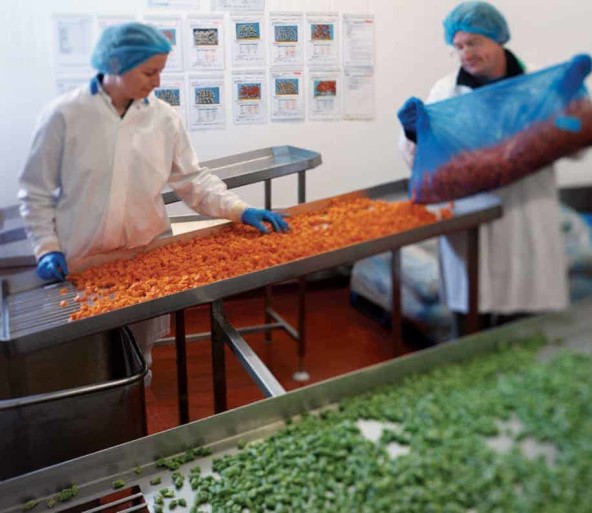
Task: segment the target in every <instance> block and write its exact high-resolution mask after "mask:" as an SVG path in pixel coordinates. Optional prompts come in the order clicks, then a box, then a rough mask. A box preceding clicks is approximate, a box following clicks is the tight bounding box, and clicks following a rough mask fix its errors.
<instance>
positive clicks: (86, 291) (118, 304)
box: [68, 198, 452, 320]
mask: <svg viewBox="0 0 592 513" xmlns="http://www.w3.org/2000/svg"><path fill="white" fill-rule="evenodd" d="M451 215H452V214H451V212H450V210H448V209H442V210H441V211H440V212H439V213H433V212H432V211H429V210H427V209H426V208H425V207H424V206H422V205H416V204H413V203H411V202H410V201H400V202H394V203H393V202H385V201H379V200H370V199H367V198H357V199H353V200H351V199H350V200H332V201H331V202H330V204H329V205H328V206H327V208H325V209H323V210H321V211H315V212H310V213H302V214H297V215H293V216H292V217H290V218H289V219H288V221H289V223H290V231H289V232H288V233H270V234H261V233H260V232H259V231H257V230H256V229H255V228H253V227H250V226H246V225H238V224H234V225H231V226H229V227H226V228H223V229H221V230H219V231H218V232H216V233H214V234H211V235H209V236H205V237H195V238H194V239H191V240H186V241H179V242H174V243H171V244H168V245H165V246H161V247H159V248H156V249H154V250H151V251H147V252H145V253H142V254H140V255H137V256H135V257H134V258H133V259H131V260H121V259H120V260H116V261H113V262H109V263H106V264H102V265H99V266H95V267H90V268H88V269H86V270H85V271H82V272H81V273H78V274H72V275H70V276H69V277H68V278H69V279H70V280H71V281H72V282H73V283H74V285H75V286H76V288H77V289H78V291H79V293H78V294H77V296H76V298H75V299H74V300H75V301H76V302H78V303H80V310H79V311H77V312H75V313H74V314H73V315H71V316H70V320H77V319H83V318H86V317H90V316H92V315H97V314H101V313H105V312H108V311H111V310H115V309H118V308H122V307H126V306H131V305H134V304H137V303H141V302H143V301H149V300H151V299H156V298H159V297H163V296H166V295H169V294H174V293H176V292H181V291H184V290H188V289H192V288H195V287H200V286H202V285H206V284H208V283H212V282H215V281H219V280H224V279H226V278H231V277H233V276H237V275H240V274H246V273H249V272H252V271H257V270H261V269H265V268H267V267H271V266H274V265H278V264H283V263H286V262H290V261H292V260H296V259H298V258H303V257H309V256H312V255H316V254H319V253H324V252H327V251H331V250H335V249H338V248H342V247H345V246H349V245H352V244H356V243H359V242H364V241H367V240H372V239H376V238H379V237H384V236H387V235H391V234H393V233H397V232H403V231H405V230H410V229H412V228H416V227H418V226H422V225H425V224H430V223H434V222H436V221H438V220H439V219H442V218H448V217H450V216H451Z"/></svg>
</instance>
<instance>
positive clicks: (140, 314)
mask: <svg viewBox="0 0 592 513" xmlns="http://www.w3.org/2000/svg"><path fill="white" fill-rule="evenodd" d="M406 187H407V181H406V180H400V181H397V182H389V183H387V184H383V185H379V186H376V187H372V188H369V189H364V190H361V191H356V192H352V193H348V194H343V195H341V196H335V197H332V198H328V199H324V200H318V201H314V202H311V203H305V204H302V205H298V206H295V207H292V208H290V209H286V211H287V212H289V213H292V214H295V213H299V212H306V211H315V210H320V209H322V208H324V207H326V206H327V205H328V204H329V203H330V202H331V201H332V200H334V199H335V198H339V199H346V198H355V197H369V198H388V199H391V200H396V199H404V198H406V197H407V189H406ZM501 213H502V209H501V206H500V205H499V204H494V205H491V206H489V207H487V208H484V209H481V210H475V211H471V212H466V213H464V214H461V215H456V216H454V217H452V218H450V219H446V220H441V221H438V222H436V223H433V224H430V225H426V226H422V227H419V228H414V229H412V230H408V231H405V232H400V233H396V234H393V235H389V236H386V237H382V238H379V239H374V240H370V241H366V242H362V243H359V244H354V245H351V246H346V247H344V248H341V249H337V250H334V251H331V252H327V253H321V254H318V255H314V256H311V257H307V258H302V259H299V260H294V261H291V262H287V263H285V264H281V265H276V266H273V267H269V268H266V269H263V270H260V271H256V272H252V273H247V274H242V275H239V276H235V277H232V278H229V279H226V280H221V281H217V282H214V283H211V284H208V285H204V286H201V287H197V288H194V289H190V290H187V291H184V292H179V293H176V294H172V295H169V296H165V297H161V298H158V299H154V300H152V301H146V302H144V303H140V304H137V305H133V306H129V307H126V308H122V309H119V310H115V311H112V312H108V313H105V314H101V315H97V316H94V317H90V318H87V319H82V320H78V321H74V322H70V321H69V320H68V318H69V316H70V315H71V313H72V311H71V310H69V309H68V308H61V307H60V306H59V303H60V301H62V300H64V299H67V300H71V299H73V297H74V295H75V294H76V291H75V289H74V287H73V285H72V284H68V283H66V284H65V285H64V284H53V285H49V286H45V287H43V288H38V286H37V285H31V286H27V277H28V278H29V279H30V280H31V282H32V283H35V277H34V271H33V270H31V271H30V272H29V274H28V275H27V276H22V275H20V276H18V277H15V279H14V280H13V281H9V280H5V282H4V283H3V287H2V296H0V314H1V317H0V351H1V352H4V353H6V354H20V353H27V352H30V351H34V350H38V349H41V348H43V347H47V346H48V345H52V344H56V343H58V342H61V341H67V340H71V339H74V338H79V337H82V336H85V335H90V334H93V333H99V332H101V331H106V330H109V329H112V328H116V327H120V326H124V325H127V324H131V323H134V322H137V321H141V320H144V319H149V318H152V317H157V316H159V315H163V314H166V313H170V312H176V311H179V310H183V309H186V308H189V307H192V306H196V305H200V304H204V303H211V302H213V301H216V300H219V299H223V298H225V297H228V296H233V295H236V294H239V293H242V292H246V291H249V290H254V289H257V288H260V287H263V286H266V285H270V284H273V283H279V282H282V281H285V280H289V279H293V278H298V277H301V276H305V275H307V274H310V273H313V272H316V271H320V270H323V269H329V268H333V267H336V266H339V265H343V264H349V263H353V262H355V261H357V260H361V259H362V258H366V257H368V256H371V255H373V254H376V253H382V252H384V251H389V250H392V249H396V248H399V247H403V246H406V245H409V244H413V243H416V242H419V241H422V240H425V239H429V238H431V237H435V236H438V235H443V234H448V233H453V232H458V231H462V230H467V229H470V228H475V227H477V226H479V225H480V224H482V223H487V222H490V221H492V220H494V219H497V218H499V217H500V216H501ZM224 226H226V223H225V224H222V225H217V226H214V227H212V228H208V229H206V230H201V231H198V232H188V233H185V234H182V235H179V236H176V237H170V238H168V239H161V240H159V241H156V242H155V243H154V244H152V245H150V246H148V247H147V248H144V249H141V250H136V251H127V252H114V253H110V254H109V255H106V256H103V257H100V258H98V259H97V260H96V261H95V262H93V263H100V261H101V259H102V260H103V261H104V260H113V259H116V258H131V257H133V256H134V255H137V254H138V253H140V252H143V251H149V250H150V249H153V248H154V247H158V246H161V245H164V244H169V243H171V242H175V241H178V240H186V239H189V238H193V237H196V236H200V237H201V236H206V235H208V234H210V233H213V232H215V231H218V230H220V229H222V228H223V227H224ZM64 287H66V288H67V294H66V295H62V294H61V292H60V290H61V289H62V288H64ZM68 302H69V303H70V304H72V302H71V301H68ZM73 308H77V307H76V306H75V307H73Z"/></svg>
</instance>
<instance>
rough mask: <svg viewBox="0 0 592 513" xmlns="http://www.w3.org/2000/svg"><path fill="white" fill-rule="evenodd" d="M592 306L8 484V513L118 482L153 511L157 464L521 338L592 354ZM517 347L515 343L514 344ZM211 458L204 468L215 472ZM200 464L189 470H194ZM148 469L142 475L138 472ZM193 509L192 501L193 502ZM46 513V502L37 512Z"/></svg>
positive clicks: (2, 502)
mask: <svg viewBox="0 0 592 513" xmlns="http://www.w3.org/2000/svg"><path fill="white" fill-rule="evenodd" d="M590 333H592V300H589V301H584V302H582V303H580V304H578V305H575V306H573V307H572V308H570V309H569V310H567V311H566V312H563V313H558V314H551V315H545V316H541V317H533V318H530V319H527V320H523V321H519V322H516V323H512V324H509V325H505V326H503V327H500V328H497V329H494V330H489V331H486V332H481V333H479V334H477V335H473V336H469V337H465V338H463V339H460V340H458V341H455V342H451V343H447V344H442V345H439V346H437V347H434V348H431V349H427V350H424V351H421V352H418V353H414V354H411V355H408V356H405V357H402V358H398V359H395V360H391V361H388V362H386V363H382V364H379V365H375V366H372V367H368V368H365V369H362V370H359V371H356V372H352V373H349V374H347V375H344V376H340V377H337V378H334V379H330V380H327V381H324V382H322V383H318V384H315V385H312V386H308V387H304V388H301V389H298V390H296V391H293V392H289V393H286V394H284V395H282V396H280V397H276V398H271V399H265V400H262V401H259V402H257V403H254V404H251V405H248V406H245V407H242V408H237V409H235V410H232V411H229V412H226V413H223V414H220V415H215V416H213V417H209V418H207V419H204V420H200V421H196V422H192V423H190V424H187V425H184V426H180V427H177V428H175V429H171V430H168V431H164V432H162V433H158V434H155V435H152V436H148V437H145V438H142V439H139V440H135V441H132V442H128V443H125V444H122V445H119V446H116V447H112V448H110V449H106V450H103V451H100V452H96V453H94V454H91V455H88V456H84V457H82V458H78V459H76V460H72V461H69V462H65V463H63V464H59V465H56V466H53V467H48V468H46V469H43V470H40V471H37V472H33V473H30V474H27V475H24V476H21V477H17V478H14V479H11V480H7V481H4V482H0V513H16V512H20V511H21V509H22V505H23V503H24V502H25V501H27V500H29V499H31V498H36V499H38V500H43V499H45V498H47V497H49V496H51V495H54V494H55V493H56V491H58V490H61V489H63V488H65V487H69V486H71V485H72V484H74V483H75V484H77V486H78V490H79V491H78V496H77V497H76V498H75V499H74V500H72V501H70V502H68V503H66V504H64V505H58V506H56V508H55V509H54V510H52V511H55V512H56V513H57V512H59V511H60V510H62V509H64V508H65V507H71V506H74V505H78V504H82V503H85V502H87V501H88V500H90V499H95V498H97V497H99V496H103V495H105V494H109V493H111V492H112V491H113V482H114V481H115V480H116V479H122V480H124V481H125V482H126V483H127V485H130V486H131V485H139V487H140V490H141V491H142V492H143V493H144V495H145V497H146V500H147V501H148V503H149V504H150V505H152V501H151V500H150V499H151V496H152V495H153V494H155V493H156V491H157V489H159V488H162V487H165V486H170V483H171V477H170V472H169V471H168V470H165V471H163V470H162V469H159V468H157V467H156V466H155V459H156V458H157V457H163V456H166V457H168V456H173V455H176V454H182V453H183V452H184V451H185V450H186V449H187V448H189V447H195V446H206V445H207V446H210V447H211V448H212V450H213V451H214V454H213V456H214V457H218V456H220V455H222V454H223V453H224V452H225V451H228V450H232V449H233V448H236V446H237V443H238V441H239V440H252V439H258V438H264V437H266V436H269V435H270V434H271V433H273V432H275V431H277V430H278V429H279V428H281V427H282V426H283V425H284V421H285V420H286V419H289V418H292V417H294V416H295V415H298V414H301V413H304V412H309V411H311V410H314V409H318V408H324V407H328V406H330V405H332V404H334V403H336V402H338V401H340V400H342V399H344V398H346V397H351V396H354V395H358V394H361V393H364V392H367V391H369V390H371V389H373V388H375V387H377V386H382V385H386V384H389V385H396V384H397V383H400V382H401V381H402V380H403V378H405V377H406V376H409V375H411V374H416V373H422V372H426V371H429V370H430V369H433V368H434V367H436V366H439V365H442V364H446V363H451V362H461V361H464V360H467V359H469V358H472V357H475V356H478V355H485V354H487V353H488V352H490V351H492V350H493V349H494V348H498V347H499V344H500V342H503V343H504V344H508V343H509V344H510V345H509V346H507V347H506V348H505V350H508V351H511V350H512V344H518V343H520V342H516V341H517V340H519V339H520V337H528V336H532V335H535V334H543V335H545V336H546V337H547V339H548V340H549V344H548V345H547V346H546V347H544V348H542V350H541V352H540V356H541V358H548V357H549V355H550V353H553V352H555V351H556V350H557V349H559V348H567V349H568V350H569V349H570V350H572V351H578V352H586V353H588V354H590V353H591V352H592V340H591V337H590ZM511 341H514V342H511ZM208 462H211V458H209V459H208V458H205V459H204V460H203V461H202V462H201V464H202V465H205V466H207V465H208ZM194 465H195V463H192V464H190V465H189V466H194ZM137 469H138V470H141V471H142V473H141V474H140V475H138V474H137V473H136V470H137ZM155 476H160V477H161V478H162V485H161V486H158V487H154V486H151V485H150V484H149V481H150V479H152V478H153V477H155ZM177 496H178V497H180V496H184V497H185V496H186V497H187V498H188V499H189V498H190V497H191V496H192V492H191V491H190V490H188V484H187V483H186V484H185V487H184V488H183V490H182V491H181V492H179V493H178V494H177ZM188 504H189V505H191V503H190V502H188ZM44 510H45V504H44V503H43V502H41V503H40V505H38V506H37V509H35V510H34V511H35V512H40V511H44Z"/></svg>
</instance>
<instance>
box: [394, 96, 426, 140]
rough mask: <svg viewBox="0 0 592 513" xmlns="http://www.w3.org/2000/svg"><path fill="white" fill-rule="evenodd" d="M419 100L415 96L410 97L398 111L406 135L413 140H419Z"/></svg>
mask: <svg viewBox="0 0 592 513" xmlns="http://www.w3.org/2000/svg"><path fill="white" fill-rule="evenodd" d="M418 102H420V103H421V100H419V99H418V98H415V97H411V98H409V99H408V100H407V101H406V102H405V103H404V104H403V106H402V107H401V108H400V109H399V111H398V112H397V117H398V118H399V121H400V122H401V125H402V126H403V130H404V131H405V136H406V137H407V139H409V140H410V141H413V142H417V112H418V108H417V107H418Z"/></svg>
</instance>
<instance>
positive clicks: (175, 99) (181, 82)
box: [154, 75, 187, 125]
mask: <svg viewBox="0 0 592 513" xmlns="http://www.w3.org/2000/svg"><path fill="white" fill-rule="evenodd" d="M154 95H155V96H156V97H157V98H160V99H161V100H162V101H165V102H167V103H168V104H169V105H170V106H171V107H172V108H173V110H174V111H175V112H176V113H177V115H178V116H179V118H180V119H181V121H182V122H183V125H186V123H187V105H186V102H185V79H184V77H183V75H178V76H177V75H168V76H167V75H161V78H160V87H157V88H156V89H155V90H154Z"/></svg>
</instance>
